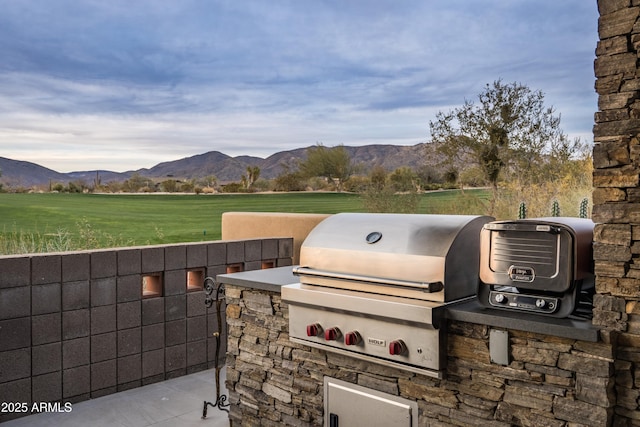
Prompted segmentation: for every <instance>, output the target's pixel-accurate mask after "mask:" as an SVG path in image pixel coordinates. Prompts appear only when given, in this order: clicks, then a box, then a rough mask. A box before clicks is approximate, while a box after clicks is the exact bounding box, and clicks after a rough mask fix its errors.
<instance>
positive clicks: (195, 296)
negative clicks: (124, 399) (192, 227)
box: [0, 238, 293, 422]
mask: <svg viewBox="0 0 640 427" xmlns="http://www.w3.org/2000/svg"><path fill="white" fill-rule="evenodd" d="M292 244H293V243H292V239H290V238H286V239H254V240H245V241H229V242H225V241H219V242H207V243H193V244H178V245H167V246H148V247H137V248H122V249H107V250H98V251H86V252H70V253H57V254H42V255H26V256H5V257H0V402H18V403H28V404H29V407H31V404H32V403H40V402H72V403H73V402H78V401H81V400H86V399H90V398H94V397H98V396H103V395H106V394H110V393H114V392H116V391H121V390H126V389H129V388H133V387H139V386H141V385H145V384H150V383H153V382H157V381H163V380H165V379H169V378H173V377H176V376H180V375H185V374H188V373H193V372H197V371H200V370H203V369H207V368H210V367H213V363H214V358H215V351H216V340H215V338H213V335H212V334H213V332H217V331H218V324H217V322H218V321H217V314H216V312H215V306H214V307H212V308H210V309H207V308H206V306H205V304H204V300H205V291H204V290H203V289H202V286H201V285H202V282H204V277H205V276H211V277H215V276H216V275H217V274H220V273H225V272H227V268H229V267H232V268H233V269H234V270H257V269H261V268H263V267H270V266H273V267H275V266H285V265H290V264H291V257H292ZM190 272H195V273H197V277H198V278H199V279H200V281H201V283H200V287H199V288H198V286H195V289H188V286H187V277H189V273H190ZM145 277H152V278H158V279H159V283H160V286H159V288H158V289H156V290H157V291H158V292H157V293H156V294H151V295H148V296H145V295H143V283H144V280H145V279H144V278H145ZM223 318H224V317H223ZM223 330H224V328H223ZM222 343H226V338H225V337H223V340H222ZM221 354H223V355H224V350H223V351H222V352H221ZM21 415H28V414H26V413H0V422H2V421H6V420H8V419H10V418H15V417H17V416H21Z"/></svg>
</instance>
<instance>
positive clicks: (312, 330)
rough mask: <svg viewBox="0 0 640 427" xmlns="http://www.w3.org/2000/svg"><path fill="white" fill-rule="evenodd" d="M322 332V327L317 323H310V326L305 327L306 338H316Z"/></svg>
mask: <svg viewBox="0 0 640 427" xmlns="http://www.w3.org/2000/svg"><path fill="white" fill-rule="evenodd" d="M321 332H322V326H320V324H319V323H312V324H311V325H307V336H308V337H317V336H318V335H320V333H321Z"/></svg>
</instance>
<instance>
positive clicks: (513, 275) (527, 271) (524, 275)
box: [509, 265, 536, 283]
mask: <svg viewBox="0 0 640 427" xmlns="http://www.w3.org/2000/svg"><path fill="white" fill-rule="evenodd" d="M509 278H510V279H511V280H513V281H514V282H526V283H531V282H533V279H535V278H536V272H535V270H534V269H533V268H532V267H518V266H516V265H512V266H511V267H509Z"/></svg>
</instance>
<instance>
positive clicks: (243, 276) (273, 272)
mask: <svg viewBox="0 0 640 427" xmlns="http://www.w3.org/2000/svg"><path fill="white" fill-rule="evenodd" d="M293 267H295V266H291V265H289V266H287V267H277V268H267V269H264V270H252V271H242V272H240V273H228V274H218V275H217V276H216V281H217V282H218V283H225V284H229V285H235V286H242V287H244V288H253V289H262V290H264V291H270V292H280V287H281V286H284V285H290V284H292V283H298V282H299V280H298V278H297V277H296V276H294V275H293Z"/></svg>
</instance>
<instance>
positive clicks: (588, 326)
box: [216, 266, 599, 342]
mask: <svg viewBox="0 0 640 427" xmlns="http://www.w3.org/2000/svg"><path fill="white" fill-rule="evenodd" d="M294 267H295V266H287V267H278V268H269V269H265V270H253V271H243V272H240V273H228V274H219V275H218V276H216V280H217V281H218V282H221V283H225V284H229V285H235V286H242V287H245V288H252V289H261V290H265V291H270V292H278V293H279V292H280V288H281V287H282V286H284V285H290V284H293V283H298V282H299V280H298V278H297V277H296V276H294V275H293V268H294ZM446 317H447V318H448V319H451V320H458V321H461V322H468V323H476V324H480V325H487V326H494V327H498V328H505V329H515V330H519V331H525V332H534V333H540V334H545V335H552V336H557V337H563V338H570V339H577V340H581V341H590V342H597V341H598V338H599V332H598V329H597V328H596V327H594V326H593V325H592V323H591V320H582V319H573V318H566V319H557V318H554V317H546V316H540V315H535V314H528V313H523V312H509V311H504V310H496V309H490V308H486V307H483V306H482V305H481V304H480V303H479V302H478V301H477V300H475V299H473V300H471V301H468V302H464V303H460V304H453V305H452V306H451V307H448V308H447V309H446Z"/></svg>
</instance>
